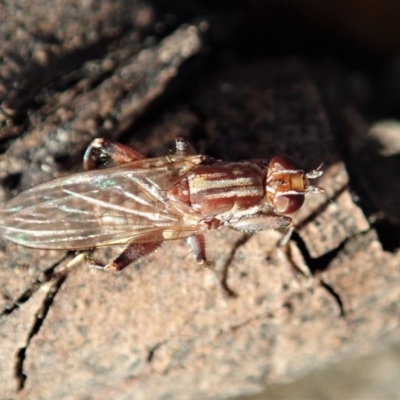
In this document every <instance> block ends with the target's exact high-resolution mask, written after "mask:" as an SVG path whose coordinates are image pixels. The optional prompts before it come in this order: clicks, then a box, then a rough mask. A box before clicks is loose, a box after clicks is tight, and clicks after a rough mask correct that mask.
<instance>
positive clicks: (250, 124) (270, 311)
mask: <svg viewBox="0 0 400 400" xmlns="http://www.w3.org/2000/svg"><path fill="white" fill-rule="evenodd" d="M64 3H65V2H60V3H59V7H57V2H53V3H52V5H51V7H52V10H51V12H50V11H49V10H48V7H49V3H48V2H43V4H41V2H35V4H32V5H30V9H29V10H30V11H29V15H27V13H26V11H24V10H22V11H18V10H17V9H14V8H13V7H12V6H11V5H9V6H7V5H4V6H2V12H3V13H6V14H7V22H6V23H4V24H2V27H1V31H0V43H2V46H0V48H1V50H0V51H1V52H2V55H1V59H2V60H3V62H2V65H1V68H0V76H1V84H0V98H1V101H2V108H1V111H0V124H1V126H0V140H1V144H2V150H3V153H2V154H1V156H0V180H1V182H2V189H1V192H0V194H1V199H2V201H6V200H7V199H8V198H10V197H11V196H12V195H13V194H15V193H17V192H19V191H21V190H24V189H26V188H28V187H30V186H31V185H32V184H35V183H38V182H42V181H44V180H46V179H49V178H51V177H55V176H60V175H63V174H66V173H68V172H71V171H77V170H79V169H80V161H79V160H80V159H81V156H82V153H83V151H84V149H85V147H86V146H87V144H88V143H89V142H90V141H91V140H92V139H93V138H95V137H99V136H106V137H109V138H112V139H117V140H122V141H123V142H124V143H126V144H128V145H130V146H132V147H134V148H135V149H136V150H138V151H140V152H142V153H144V154H146V155H148V156H154V155H162V154H166V153H167V152H168V151H169V149H172V148H173V143H174V139H175V138H176V137H178V136H184V137H186V138H188V139H189V140H191V141H192V142H193V143H194V145H195V146H196V147H197V148H198V149H199V152H200V153H205V154H209V155H212V156H218V157H220V158H226V159H245V158H269V157H270V156H273V155H276V154H280V153H288V154H291V155H292V156H294V157H295V158H297V159H298V160H299V161H300V163H301V167H302V168H304V169H305V170H307V169H314V168H316V167H318V165H319V164H320V163H321V162H323V170H324V175H323V177H322V178H321V180H320V182H319V184H320V186H322V187H324V188H325V189H326V194H327V195H326V196H323V195H319V196H318V195H310V196H307V201H306V204H305V205H304V207H303V208H302V209H301V210H300V211H299V212H298V213H297V214H296V215H295V216H294V220H295V223H296V226H297V230H296V232H297V233H296V234H295V235H294V237H293V240H292V241H291V242H290V245H289V247H288V249H278V248H277V247H276V243H277V242H278V240H279V238H280V234H279V233H277V232H274V231H265V232H260V233H258V234H256V235H253V236H248V235H246V234H243V233H240V232H236V231H232V230H228V231H222V232H217V233H213V234H210V235H208V236H207V240H208V242H207V243H208V254H209V257H210V259H212V260H213V262H214V264H215V270H214V271H212V270H202V269H200V268H199V267H198V266H197V265H196V263H195V261H194V260H193V258H192V256H191V254H190V251H189V248H188V247H187V246H186V244H185V243H184V242H182V241H173V242H168V243H167V242H166V243H164V244H163V246H162V248H161V249H160V250H158V251H157V252H156V253H154V254H153V255H152V256H150V257H149V258H147V259H146V260H144V261H142V262H140V263H139V264H138V265H136V266H134V267H130V268H127V269H126V270H124V271H123V272H122V273H105V272H102V271H98V270H91V269H89V268H86V267H83V266H82V267H79V268H75V269H73V270H71V271H70V272H69V273H68V274H67V275H66V276H65V277H61V278H58V279H56V280H53V281H50V282H44V279H43V274H45V275H46V274H50V273H52V272H55V271H58V270H62V268H63V267H65V265H66V264H67V263H68V262H69V261H70V260H71V259H72V257H73V255H72V254H66V253H65V252H56V251H44V250H40V251H38V250H31V249H26V248H22V247H20V246H17V245H14V244H12V243H4V244H3V247H2V251H1V253H0V257H1V268H0V291H1V294H2V296H1V298H0V306H1V310H2V312H1V316H0V338H1V349H0V382H1V383H0V393H1V399H7V398H14V397H17V396H18V397H19V398H27V399H50V398H54V399H89V398H90V399H102V398H104V399H109V398H115V399H132V398H134V399H161V398H173V399H180V398H182V399H187V398H191V399H207V398H209V399H219V398H220V399H227V398H230V397H232V396H237V395H244V394H249V393H254V392H257V391H259V390H260V389H261V388H262V387H263V385H264V384H265V383H268V382H281V381H284V380H288V379H293V378H294V377H296V376H300V375H303V374H305V373H306V372H308V371H310V370H313V369H317V368H320V367H322V366H326V365H328V364H330V363H332V362H334V361H337V360H340V359H343V358H346V357H350V356H354V355H356V354H361V353H369V352H371V351H372V350H375V349H376V348H377V347H379V346H385V345H387V344H390V343H391V342H393V341H394V340H395V339H396V337H398V335H399V331H400V310H399V308H400V302H399V299H400V269H399V261H400V260H399V258H400V255H399V253H398V252H397V251H396V250H393V251H390V252H389V251H387V250H384V249H383V247H382V239H381V237H380V236H379V235H378V233H379V232H377V231H376V230H375V229H374V227H373V226H371V223H370V222H369V220H368V219H367V218H366V216H365V214H364V212H363V211H362V210H361V208H360V207H359V206H358V205H357V204H356V203H355V202H354V200H353V199H354V196H353V195H352V192H350V189H351V184H350V183H349V176H348V173H347V171H346V166H347V165H346V164H345V162H344V161H346V162H348V163H350V165H355V164H356V163H355V162H354V160H355V159H358V157H359V155H360V154H363V155H364V158H363V160H362V162H363V163H364V164H361V166H362V165H364V166H365V168H363V169H362V171H361V170H360V169H358V170H357V169H355V170H354V169H353V170H352V171H353V175H354V176H353V178H352V179H353V180H355V181H356V182H359V185H360V187H363V188H364V193H366V192H368V190H369V187H368V177H369V176H370V175H368V174H372V175H373V174H375V175H373V177H375V179H377V176H379V175H378V172H376V171H379V169H378V170H376V169H373V168H371V163H370V160H371V159H375V160H381V159H382V157H381V158H379V157H380V156H379V154H378V153H377V152H376V150H374V149H372V147H371V146H369V144H368V143H370V142H368V141H365V139H364V138H365V137H366V136H365V135H366V130H367V128H366V125H363V122H362V119H361V117H360V116H359V115H358V114H357V111H356V110H354V109H352V110H349V109H347V110H345V111H346V112H344V111H343V110H342V111H343V112H342V114H341V115H340V121H342V122H341V123H342V124H343V126H346V127H347V130H346V133H345V134H343V136H344V137H346V141H344V142H343V144H344V145H345V146H347V148H348V149H349V154H350V156H349V157H348V159H347V160H343V159H342V156H341V155H340V154H339V153H338V152H337V151H336V147H335V144H334V139H333V135H332V130H331V128H332V126H333V122H332V121H333V119H335V121H338V120H339V117H338V116H337V114H335V116H333V114H331V113H330V110H327V109H326V108H325V107H324V105H323V103H322V101H321V94H320V92H319V89H318V88H317V86H316V84H315V83H314V79H313V74H312V73H311V72H310V69H309V68H308V67H307V65H306V64H305V63H304V62H302V61H300V60H299V59H297V58H284V59H280V60H268V61H257V62H254V61H252V62H248V61H245V60H241V59H239V58H237V57H233V56H232V57H229V56H227V57H225V58H223V59H222V60H220V64H219V67H218V68H215V67H214V68H212V67H210V64H209V63H208V62H207V61H206V57H205V55H206V53H207V52H206V50H205V49H206V45H205V41H204V35H206V34H207V29H209V28H210V25H209V22H208V21H206V20H203V21H199V22H198V23H192V24H187V25H182V26H178V24H176V25H175V26H174V24H173V19H171V17H168V16H166V17H165V18H164V17H160V16H159V15H157V13H156V11H155V10H154V9H153V8H152V6H150V5H149V4H146V3H145V2H139V1H137V2H134V1H133V2H132V3H129V2H124V1H120V2H107V1H101V2H99V3H98V7H96V6H95V5H94V4H92V5H91V7H89V6H87V7H88V8H85V6H84V5H83V4H86V3H84V2H83V3H79V5H78V3H77V4H76V7H75V8H74V7H62V5H63V4H64ZM128 3H129V4H128ZM68 4H69V3H68ZM53 7H54V8H53ZM80 7H82V8H80ZM163 18H164V19H163ZM171 21H172V22H171ZM160 32H161V33H160ZM331 119H332V120H331ZM343 121H344V122H343ZM354 121H357V123H355V122H354ZM346 122H347V124H345V123H346ZM378 136H379V135H378ZM355 137H357V138H358V139H359V138H360V137H361V138H362V139H360V140H357V141H356V143H357V146H356V145H354V143H355V141H354V140H353V141H352V139H351V138H355ZM363 140H364V142H363ZM374 140H379V138H378V139H377V135H375V136H374ZM360 143H361V144H360ZM362 143H364V144H362ZM366 149H367V150H368V149H369V152H368V151H366ZM365 154H370V159H368V157H366V156H365ZM374 157H375V158H374ZM378 162H379V161H378ZM368 167H370V168H368ZM371 171H372V172H371ZM396 184H397V181H396ZM366 185H367V186H366ZM390 196H391V193H389V192H388V191H386V192H385V196H383V197H382V198H381V197H377V196H375V197H374V195H373V193H372V195H371V197H372V198H373V199H375V204H377V210H378V211H379V210H380V209H381V208H380V204H379V200H382V203H384V205H387V206H386V208H385V211H386V213H390V210H392V211H393V210H394V208H393V207H392V208H390V204H392V203H391V200H393V197H392V198H390ZM384 205H382V207H384ZM394 214H395V211H393V212H392V214H390V216H391V217H392V221H395V222H396V221H398V220H397V219H396V218H397V216H396V215H394ZM117 252H118V250H117V249H108V250H107V251H106V253H107V254H100V255H99V256H100V257H104V258H105V257H107V256H109V255H110V254H116V253H117ZM296 269H299V270H301V271H303V274H302V275H301V274H298V273H294V271H295V270H296Z"/></svg>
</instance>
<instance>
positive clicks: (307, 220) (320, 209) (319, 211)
mask: <svg viewBox="0 0 400 400" xmlns="http://www.w3.org/2000/svg"><path fill="white" fill-rule="evenodd" d="M348 190H349V186H348V185H344V186H342V187H341V188H340V189H339V190H337V191H336V192H335V194H334V196H333V197H330V198H328V199H327V201H325V202H324V203H322V204H321V205H320V206H319V207H318V208H316V209H315V210H314V211H313V212H312V213H310V215H308V216H307V218H305V219H303V220H302V221H301V222H300V223H299V224H297V225H296V229H297V230H300V229H301V228H303V227H304V226H306V225H308V224H309V223H310V222H312V221H314V220H315V218H317V217H318V216H319V215H321V214H322V213H323V212H324V211H325V210H326V209H327V208H328V207H329V205H330V204H331V203H332V202H335V201H336V200H337V199H338V198H339V197H340V196H341V195H342V194H343V193H344V192H346V191H348Z"/></svg>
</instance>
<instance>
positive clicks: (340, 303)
mask: <svg viewBox="0 0 400 400" xmlns="http://www.w3.org/2000/svg"><path fill="white" fill-rule="evenodd" d="M320 284H321V286H322V287H323V288H324V289H325V290H326V291H327V292H328V293H329V294H330V295H331V296H332V298H333V299H334V300H335V301H336V303H337V305H338V307H339V310H340V317H341V318H345V317H346V312H345V310H344V307H343V301H342V299H341V297H340V295H339V293H338V292H336V291H335V290H334V289H333V287H332V286H331V285H328V284H327V283H326V282H325V281H324V280H322V279H320Z"/></svg>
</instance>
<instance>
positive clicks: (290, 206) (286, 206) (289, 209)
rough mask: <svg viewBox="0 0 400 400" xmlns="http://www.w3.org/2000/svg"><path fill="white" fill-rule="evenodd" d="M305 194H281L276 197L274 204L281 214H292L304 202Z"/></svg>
mask: <svg viewBox="0 0 400 400" xmlns="http://www.w3.org/2000/svg"><path fill="white" fill-rule="evenodd" d="M304 199H305V197H304V195H292V196H290V195H289V196H279V197H275V199H274V206H275V207H276V209H277V211H278V212H279V213H281V214H292V213H294V212H296V211H297V210H298V209H299V208H300V207H301V206H302V205H303V203H304Z"/></svg>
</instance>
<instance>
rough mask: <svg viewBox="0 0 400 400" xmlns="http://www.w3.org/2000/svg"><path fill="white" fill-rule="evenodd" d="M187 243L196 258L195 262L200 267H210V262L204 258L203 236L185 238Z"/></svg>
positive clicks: (204, 242)
mask: <svg viewBox="0 0 400 400" xmlns="http://www.w3.org/2000/svg"><path fill="white" fill-rule="evenodd" d="M187 242H188V243H189V245H190V247H191V248H192V251H193V254H194V256H195V257H196V261H197V262H198V263H199V264H200V265H201V266H202V267H208V268H210V267H212V264H211V262H209V261H207V258H206V240H205V238H204V235H195V236H191V237H188V238H187Z"/></svg>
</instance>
